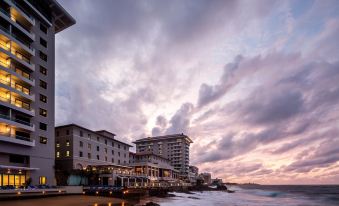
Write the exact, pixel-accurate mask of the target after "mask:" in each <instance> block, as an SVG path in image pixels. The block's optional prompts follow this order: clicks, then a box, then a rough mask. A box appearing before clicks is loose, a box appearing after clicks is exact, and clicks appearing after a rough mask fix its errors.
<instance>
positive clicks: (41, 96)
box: [40, 94, 47, 103]
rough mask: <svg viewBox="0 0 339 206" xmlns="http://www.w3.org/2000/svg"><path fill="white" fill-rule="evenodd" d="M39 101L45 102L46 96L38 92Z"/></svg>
mask: <svg viewBox="0 0 339 206" xmlns="http://www.w3.org/2000/svg"><path fill="white" fill-rule="evenodd" d="M40 101H42V102H45V103H47V97H46V96H45V95H43V94H40Z"/></svg>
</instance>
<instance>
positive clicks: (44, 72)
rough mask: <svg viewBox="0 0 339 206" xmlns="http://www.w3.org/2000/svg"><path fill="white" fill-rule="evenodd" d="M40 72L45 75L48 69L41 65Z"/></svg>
mask: <svg viewBox="0 0 339 206" xmlns="http://www.w3.org/2000/svg"><path fill="white" fill-rule="evenodd" d="M40 73H41V74H43V75H47V69H46V68H45V67H43V66H41V65H40Z"/></svg>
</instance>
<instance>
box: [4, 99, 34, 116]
mask: <svg viewBox="0 0 339 206" xmlns="http://www.w3.org/2000/svg"><path fill="white" fill-rule="evenodd" d="M0 101H2V102H7V103H10V104H11V105H13V106H16V107H19V108H23V109H26V110H28V111H30V112H31V111H33V110H32V109H31V108H30V105H29V104H28V103H23V102H22V103H21V105H19V104H18V103H16V102H15V100H11V99H9V98H6V97H3V96H0ZM25 104H27V105H28V106H27V105H25Z"/></svg>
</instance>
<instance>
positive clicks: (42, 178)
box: [39, 176, 47, 185]
mask: <svg viewBox="0 0 339 206" xmlns="http://www.w3.org/2000/svg"><path fill="white" fill-rule="evenodd" d="M46 183H47V179H46V177H45V176H41V177H39V184H40V185H45V184H46Z"/></svg>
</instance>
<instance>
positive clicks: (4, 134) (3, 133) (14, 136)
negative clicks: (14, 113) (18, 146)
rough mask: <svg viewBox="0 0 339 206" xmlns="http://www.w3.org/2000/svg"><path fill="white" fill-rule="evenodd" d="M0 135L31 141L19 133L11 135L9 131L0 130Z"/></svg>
mask: <svg viewBox="0 0 339 206" xmlns="http://www.w3.org/2000/svg"><path fill="white" fill-rule="evenodd" d="M0 135H1V136H5V137H10V138H15V139H19V140H24V141H27V142H32V140H31V138H30V137H24V136H20V135H13V134H10V133H5V132H0Z"/></svg>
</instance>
